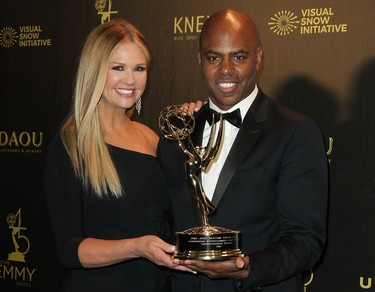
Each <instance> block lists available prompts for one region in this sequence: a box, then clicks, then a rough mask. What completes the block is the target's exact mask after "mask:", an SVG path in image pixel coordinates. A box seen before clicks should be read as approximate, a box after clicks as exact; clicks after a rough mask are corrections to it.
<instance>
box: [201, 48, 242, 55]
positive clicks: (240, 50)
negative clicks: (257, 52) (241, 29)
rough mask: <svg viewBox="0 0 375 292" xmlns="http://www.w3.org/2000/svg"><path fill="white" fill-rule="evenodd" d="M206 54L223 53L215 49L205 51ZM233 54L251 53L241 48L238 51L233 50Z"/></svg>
mask: <svg viewBox="0 0 375 292" xmlns="http://www.w3.org/2000/svg"><path fill="white" fill-rule="evenodd" d="M204 54H205V55H208V54H213V55H221V53H219V52H217V51H214V50H207V51H206V52H205V53H204ZM231 54H232V55H237V54H249V52H248V51H246V50H244V49H239V50H237V51H233V52H231Z"/></svg>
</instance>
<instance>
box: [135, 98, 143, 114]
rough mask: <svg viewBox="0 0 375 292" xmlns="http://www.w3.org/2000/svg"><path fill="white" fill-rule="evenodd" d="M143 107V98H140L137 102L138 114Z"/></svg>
mask: <svg viewBox="0 0 375 292" xmlns="http://www.w3.org/2000/svg"><path fill="white" fill-rule="evenodd" d="M141 107H142V104H141V98H139V99H138V100H137V101H136V102H135V109H136V110H137V113H138V114H140V113H141Z"/></svg>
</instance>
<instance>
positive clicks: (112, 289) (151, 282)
mask: <svg viewBox="0 0 375 292" xmlns="http://www.w3.org/2000/svg"><path fill="white" fill-rule="evenodd" d="M108 149H109V152H110V155H111V157H112V160H113V161H114V163H115V166H116V169H117V171H118V174H119V176H120V180H121V184H122V186H123V189H124V196H123V197H122V198H119V199H116V198H114V197H113V196H107V197H105V198H103V199H99V198H97V197H96V196H95V195H94V194H93V193H91V192H84V191H82V186H81V183H80V181H79V180H78V179H77V178H76V176H75V175H74V170H73V168H72V166H71V163H70V159H69V156H68V155H67V152H66V151H65V148H64V147H63V144H62V142H61V139H60V138H59V136H55V137H54V139H53V140H52V141H51V143H50V145H49V149H48V151H47V156H46V161H45V171H44V196H45V200H46V205H47V209H48V214H49V219H50V223H51V227H52V233H53V236H54V239H55V243H56V247H57V252H58V256H59V259H60V262H61V263H62V265H63V267H64V269H65V271H66V275H65V278H64V283H63V287H62V289H61V291H69V292H71V291H77V292H78V291H79V292H85V291H90V292H96V291H98V292H99V291H101V292H103V291H106V292H116V291H169V285H168V282H169V271H168V270H167V269H165V268H161V267H158V266H156V265H155V264H153V263H151V262H149V261H147V260H145V259H135V260H130V261H125V262H122V263H120V264H117V265H112V266H109V267H104V268H95V269H85V268H83V267H82V266H81V264H80V262H79V260H78V256H77V250H78V245H79V244H80V242H81V241H82V240H83V239H84V238H87V237H94V238H102V239H123V238H133V237H139V236H142V235H146V234H153V235H158V236H159V237H161V238H162V239H163V240H165V241H167V242H170V232H169V224H168V220H167V217H168V213H169V211H168V210H169V200H168V194H167V193H166V192H167V188H166V187H165V178H164V175H163V172H162V170H161V169H160V166H159V163H158V160H157V158H156V157H154V156H151V155H147V154H142V153H139V152H134V151H129V150H125V149H122V148H118V147H115V146H111V145H108Z"/></svg>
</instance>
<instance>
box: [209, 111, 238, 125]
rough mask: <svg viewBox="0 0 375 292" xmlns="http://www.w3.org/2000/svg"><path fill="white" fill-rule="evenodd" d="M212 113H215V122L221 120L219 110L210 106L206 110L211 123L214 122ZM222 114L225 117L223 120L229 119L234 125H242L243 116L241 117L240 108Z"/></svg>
mask: <svg viewBox="0 0 375 292" xmlns="http://www.w3.org/2000/svg"><path fill="white" fill-rule="evenodd" d="M212 115H214V119H215V123H217V122H218V121H219V120H220V114H219V113H218V112H217V111H215V110H213V109H211V108H208V109H207V111H206V119H207V122H208V123H209V124H210V125H211V124H212ZM221 116H222V117H223V120H227V121H228V122H229V123H231V124H232V125H233V126H235V127H237V128H239V127H240V126H241V123H242V118H241V112H240V109H239V108H238V109H236V110H235V111H232V112H230V113H225V114H222V115H221Z"/></svg>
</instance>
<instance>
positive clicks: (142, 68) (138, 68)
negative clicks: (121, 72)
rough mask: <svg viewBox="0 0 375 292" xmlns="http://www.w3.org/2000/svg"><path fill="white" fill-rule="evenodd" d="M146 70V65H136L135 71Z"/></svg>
mask: <svg viewBox="0 0 375 292" xmlns="http://www.w3.org/2000/svg"><path fill="white" fill-rule="evenodd" d="M145 70H146V67H144V66H137V67H135V71H140V72H142V71H145Z"/></svg>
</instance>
